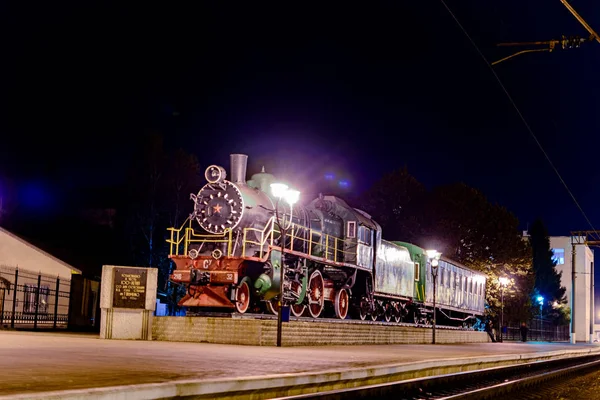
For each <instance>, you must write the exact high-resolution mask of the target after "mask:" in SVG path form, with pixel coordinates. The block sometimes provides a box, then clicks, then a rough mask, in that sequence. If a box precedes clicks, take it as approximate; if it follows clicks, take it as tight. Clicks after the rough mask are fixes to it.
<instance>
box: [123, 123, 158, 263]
mask: <svg viewBox="0 0 600 400" xmlns="http://www.w3.org/2000/svg"><path fill="white" fill-rule="evenodd" d="M165 164H166V154H165V151H164V148H163V139H162V136H161V135H159V134H156V133H152V134H151V135H150V137H149V138H148V140H146V141H144V142H143V145H142V146H141V147H140V149H139V153H138V154H135V155H134V156H133V166H132V169H131V171H130V176H129V184H128V189H129V200H130V201H129V210H128V214H129V229H128V230H129V232H130V235H129V238H130V243H131V249H132V253H133V255H134V262H136V263H137V264H141V265H145V266H147V267H158V265H157V261H158V259H159V258H160V257H159V255H158V254H157V250H158V249H157V248H156V247H155V244H156V243H157V242H159V241H160V238H161V237H162V236H163V234H162V231H161V228H162V226H161V224H160V218H161V206H162V203H163V202H164V194H165V193H164V192H163V191H161V190H160V189H161V187H160V185H161V183H162V182H161V181H162V178H163V175H164V167H165Z"/></svg>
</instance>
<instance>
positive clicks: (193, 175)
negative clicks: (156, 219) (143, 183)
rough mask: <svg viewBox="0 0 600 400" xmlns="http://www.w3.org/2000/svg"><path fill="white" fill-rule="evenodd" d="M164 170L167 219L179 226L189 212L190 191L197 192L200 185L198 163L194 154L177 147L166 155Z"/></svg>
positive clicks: (173, 224)
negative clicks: (166, 160)
mask: <svg viewBox="0 0 600 400" xmlns="http://www.w3.org/2000/svg"><path fill="white" fill-rule="evenodd" d="M165 170H166V179H165V187H164V190H166V193H165V195H166V198H167V210H168V221H169V225H170V226H172V227H179V226H180V225H181V224H182V223H183V221H184V220H185V219H186V218H187V216H188V215H189V214H190V212H191V207H192V202H191V201H190V193H197V192H198V190H199V189H200V187H201V186H202V179H201V175H200V163H199V162H198V158H197V157H196V156H195V155H193V154H190V153H187V152H186V151H185V150H183V149H177V150H175V151H173V152H171V153H170V154H169V155H168V162H167V167H166V168H165ZM184 216H185V217H184Z"/></svg>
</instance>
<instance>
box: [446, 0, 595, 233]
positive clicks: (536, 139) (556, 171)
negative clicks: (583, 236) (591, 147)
mask: <svg viewBox="0 0 600 400" xmlns="http://www.w3.org/2000/svg"><path fill="white" fill-rule="evenodd" d="M440 1H441V2H442V5H443V6H444V7H445V8H446V10H447V11H448V13H449V14H450V15H451V16H452V18H453V19H454V21H455V22H456V24H457V25H458V26H459V27H460V29H461V30H462V31H463V33H464V34H465V36H466V37H467V38H468V39H469V41H470V42H471V44H472V45H473V47H475V50H477V53H479V55H480V56H481V58H482V59H483V61H484V62H485V63H486V65H487V66H488V68H489V69H490V71H492V74H493V75H494V77H495V78H496V81H498V84H499V85H500V87H501V88H502V90H503V91H504V93H505V94H506V97H508V100H509V101H510V103H511V104H512V105H513V107H514V109H515V111H516V112H517V114H518V115H519V117H520V118H521V121H523V124H524V125H525V127H526V128H527V131H528V132H529V134H530V135H531V137H532V138H533V140H534V141H535V143H536V144H537V145H538V147H539V148H540V150H541V151H542V153H543V154H544V157H545V158H546V160H547V161H548V163H549V164H550V166H551V167H552V169H553V170H554V172H555V173H556V175H557V176H558V179H559V180H560V182H561V183H562V184H563V186H564V187H565V189H566V190H567V193H569V196H571V199H573V202H574V203H575V205H576V206H577V208H578V209H579V211H580V212H581V214H582V215H583V217H584V218H585V220H586V221H587V223H588V224H589V225H590V227H591V228H592V230H593V231H594V233H595V235H596V237H597V238H598V239H600V236H599V235H598V232H597V231H596V228H594V225H593V224H592V222H591V221H590V219H589V218H588V216H587V214H586V213H585V211H583V208H582V207H581V205H580V204H579V202H578V201H577V199H576V198H575V195H574V194H573V192H571V189H569V186H568V185H567V183H566V182H565V180H564V179H563V177H562V176H561V175H560V172H558V169H557V168H556V167H555V166H554V163H553V162H552V160H551V159H550V156H548V153H546V150H544V147H543V146H542V144H541V143H540V141H539V140H538V138H537V137H536V136H535V134H534V133H533V130H532V129H531V126H530V125H529V123H528V122H527V120H526V119H525V117H524V116H523V113H521V110H520V109H519V107H518V106H517V104H516V103H515V101H514V100H513V98H512V96H511V95H510V93H509V92H508V90H507V89H506V87H505V86H504V84H503V83H502V81H501V80H500V77H499V76H498V74H496V71H494V68H493V67H492V65H491V64H490V62H489V61H488V60H487V58H486V57H485V55H484V54H483V53H482V52H481V50H480V49H479V46H477V44H476V43H475V41H473V39H472V38H471V36H470V35H469V33H468V32H467V30H466V29H465V28H464V27H463V26H462V24H461V23H460V21H459V20H458V18H456V15H454V13H453V12H452V10H451V9H450V7H448V5H447V4H446V2H445V0H440Z"/></svg>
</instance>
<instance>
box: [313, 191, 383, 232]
mask: <svg viewBox="0 0 600 400" xmlns="http://www.w3.org/2000/svg"><path fill="white" fill-rule="evenodd" d="M323 200H327V201H330V202H331V203H333V204H335V205H337V206H338V207H340V208H341V209H343V210H344V212H345V213H346V214H347V215H345V216H343V215H340V216H341V217H343V218H348V217H349V216H352V218H353V219H355V220H356V221H358V222H359V223H361V224H363V225H365V226H368V227H369V228H372V229H375V230H381V227H380V226H379V224H378V223H377V222H375V221H374V220H373V219H372V218H371V216H370V215H369V214H367V213H366V212H364V211H362V210H359V209H357V208H353V207H351V206H350V205H348V203H346V202H345V201H344V200H343V199H341V198H339V197H336V196H323ZM317 201H319V198H316V199H314V200H313V201H312V202H311V203H316V202H317Z"/></svg>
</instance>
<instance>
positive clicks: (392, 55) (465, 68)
mask: <svg viewBox="0 0 600 400" xmlns="http://www.w3.org/2000/svg"><path fill="white" fill-rule="evenodd" d="M195 3H198V5H196V6H193V7H192V6H189V7H183V6H176V5H173V4H171V3H156V4H157V5H155V6H150V5H148V4H144V5H135V6H134V5H131V6H130V5H126V4H124V3H123V2H120V3H115V4H112V5H100V4H99V3H98V4H97V5H93V4H92V2H78V3H75V2H73V3H72V4H67V3H60V4H58V3H55V2H51V3H48V2H39V3H38V4H37V5H33V4H31V3H27V4H25V3H20V2H12V3H9V2H4V3H2V4H1V5H0V26H2V28H0V29H2V32H1V33H2V36H1V37H2V39H0V40H1V48H0V51H1V59H2V78H3V79H2V87H0V93H1V94H0V98H1V99H2V104H1V111H0V112H1V115H0V117H1V119H0V135H1V138H2V143H1V144H2V145H1V147H0V157H1V159H0V167H2V168H3V169H4V170H5V172H8V173H13V174H15V173H18V175H20V176H21V177H22V178H23V181H22V182H24V183H25V184H27V185H30V186H27V187H30V188H31V191H33V192H35V191H36V190H37V191H42V192H43V191H47V192H48V193H54V192H60V191H61V190H63V188H65V187H68V186H70V187H77V186H78V185H80V184H81V182H85V183H86V184H88V185H95V184H106V183H112V182H118V181H119V179H120V178H121V177H122V176H123V174H122V171H123V169H124V168H125V166H126V164H127V162H128V161H129V159H130V154H131V153H132V151H133V150H134V149H135V147H137V146H139V145H140V143H142V142H143V141H144V140H145V138H146V137H147V133H148V132H149V131H151V130H157V131H160V132H162V133H163V134H164V135H165V136H166V140H167V143H168V145H169V146H172V147H175V146H184V147H185V148H186V149H188V150H189V151H191V152H193V153H195V154H197V155H198V157H199V159H200V160H201V162H202V166H203V167H205V166H207V165H209V164H212V163H221V164H225V165H226V166H228V158H227V155H228V154H229V153H230V152H244V153H247V154H249V156H250V157H251V158H252V159H254V158H263V157H266V156H269V155H276V156H277V157H278V158H279V159H280V160H282V161H281V164H280V167H281V166H287V168H286V170H287V176H286V177H287V178H288V179H289V180H294V173H297V174H298V175H301V176H302V177H303V178H306V176H307V175H310V174H315V175H319V176H321V174H322V172H323V171H325V170H329V169H330V170H332V171H333V170H335V171H337V172H338V173H340V172H341V176H342V177H344V178H345V179H348V180H349V182H350V184H351V185H352V187H353V188H354V189H355V190H362V189H364V188H365V187H367V186H368V185H369V184H370V183H372V182H373V181H374V180H375V179H376V178H377V177H378V176H380V175H381V174H382V173H384V172H386V171H388V170H391V169H394V168H397V167H401V166H403V165H405V164H406V165H408V168H409V171H410V172H412V173H413V174H414V175H415V176H416V177H417V178H418V179H419V180H421V181H422V182H424V183H425V184H427V185H428V186H432V185H437V184H441V183H449V182H454V181H464V182H466V183H467V184H469V185H472V186H474V187H477V188H479V189H481V190H482V191H483V192H484V193H485V194H486V195H487V196H488V197H489V198H490V199H492V200H494V201H497V202H499V203H501V204H502V205H505V206H506V207H508V208H509V209H510V210H512V211H513V212H515V213H516V214H517V216H518V217H519V219H520V220H521V222H522V224H523V226H524V227H525V226H526V224H527V223H528V222H532V221H533V219H534V218H535V217H536V216H541V217H542V218H544V220H545V222H546V223H547V225H548V227H549V230H550V233H551V234H552V235H567V234H568V233H569V230H575V229H589V226H588V225H587V223H586V222H585V220H584V219H583V217H582V215H581V213H580V212H579V210H578V209H577V208H576V206H575V204H574V202H573V200H572V199H571V198H570V196H569V195H568V193H567V192H566V190H565V188H564V186H563V185H562V184H561V182H560V180H559V179H558V177H557V176H556V174H555V172H554V171H553V170H552V168H551V166H550V164H549V163H548V162H547V160H546V159H545V158H544V156H543V154H542V153H541V151H540V149H539V147H538V146H537V145H536V143H535V142H534V140H533V138H532V137H531V135H530V134H529V132H528V131H527V130H526V128H525V126H524V124H523V122H522V121H521V120H520V118H519V117H518V115H517V113H516V112H515V110H514V108H513V107H512V105H511V104H510V102H509V101H508V99H507V97H506V95H505V94H504V93H503V91H502V89H501V87H500V86H499V85H498V83H497V81H496V80H495V78H494V76H493V74H492V72H491V71H490V69H489V68H488V66H487V65H486V64H485V63H484V61H483V60H482V59H481V57H480V56H479V54H478V53H477V51H476V50H475V48H474V47H473V46H472V45H471V43H470V42H469V41H468V39H467V37H466V36H465V35H464V34H463V32H462V31H461V30H460V28H459V27H458V25H457V24H456V23H455V21H454V20H453V19H452V17H451V15H450V14H449V13H448V12H447V11H446V9H445V8H444V7H443V4H442V3H441V2H440V1H435V0H431V1H413V2H406V1H379V2H312V3H311V2H302V3H296V5H295V6H291V5H289V4H288V3H287V2H277V3H275V2H272V3H270V2H260V5H258V2H227V3H225V2H195ZM284 3H285V5H284ZM325 3H327V4H328V5H325ZM334 3H335V4H336V5H333V4H334ZM117 4H118V5H117ZM200 4H201V6H200ZM447 4H448V6H449V7H450V8H451V9H452V10H453V11H454V12H455V14H456V16H457V18H458V19H459V21H460V22H461V23H462V24H463V25H464V27H465V28H466V30H467V31H468V32H469V34H470V35H471V36H472V38H473V40H474V41H475V42H476V43H477V45H478V46H479V48H480V49H481V51H482V52H483V54H484V55H485V56H486V57H487V58H488V59H489V60H490V61H494V60H496V59H499V58H501V57H504V56H506V55H509V54H510V53H511V52H513V51H516V50H513V49H511V48H497V47H496V43H498V42H503V41H535V40H550V39H558V38H560V35H562V34H565V35H581V36H586V37H587V32H586V31H585V30H584V29H583V28H582V27H581V26H580V25H579V24H578V23H577V21H576V20H575V19H574V18H573V17H572V16H571V14H570V13H569V12H568V11H567V10H566V8H565V7H564V6H563V5H562V4H561V2H560V1H559V0H551V1H549V0H544V1H542V0H530V1H522V0H521V1H517V0H504V1H498V0H494V1H475V0H461V1H457V0H448V1H447ZM571 4H572V5H573V6H574V7H575V9H576V10H577V11H578V12H579V13H580V14H581V15H582V16H584V18H586V20H587V22H588V23H589V24H590V25H591V26H593V27H595V29H596V30H600V5H596V4H594V2H584V1H582V0H572V2H571ZM494 68H495V71H496V72H497V74H498V76H499V77H500V79H501V80H502V81H503V83H504V84H505V86H506V88H507V89H508V91H509V92H510V93H511V95H512V96H513V98H514V100H515V102H516V104H517V105H518V106H519V108H520V110H521V111H522V113H523V115H524V117H525V118H526V119H527V121H528V122H529V124H530V125H531V127H532V129H533V131H534V133H535V134H536V135H537V137H538V139H539V141H540V142H541V144H542V145H543V147H544V148H545V150H546V151H547V153H548V155H549V157H550V158H551V160H552V161H553V162H554V164H555V165H556V167H557V168H558V170H559V171H560V173H561V174H562V176H563V178H564V180H565V181H566V182H567V184H568V185H569V187H570V189H571V190H572V192H573V193H574V195H575V196H576V198H577V200H578V201H579V202H580V204H581V206H582V207H583V209H584V210H585V211H586V212H587V214H588V216H589V217H590V219H591V221H592V223H594V224H597V226H600V210H599V209H598V208H597V206H596V205H597V196H598V194H599V191H600V189H598V187H599V183H600V170H598V169H597V167H596V163H595V162H594V161H595V158H596V154H597V150H598V147H599V146H598V145H599V144H600V136H599V133H600V132H599V129H600V112H598V111H599V110H598V107H599V105H600V90H599V89H600V78H599V76H600V74H599V73H598V71H600V44H599V43H596V42H590V43H586V44H585V45H584V46H582V48H581V49H572V50H556V51H555V52H553V53H531V54H526V55H522V56H519V57H516V58H514V59H512V60H510V61H506V62H504V63H501V64H498V65H497V66H496V67H494ZM251 172H254V171H251ZM49 179H52V180H51V181H50V180H49ZM298 180H299V181H301V178H300V177H299V178H298ZM45 182H46V183H45ZM47 182H52V183H51V184H50V183H47ZM0 190H6V188H5V189H2V188H0Z"/></svg>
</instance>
